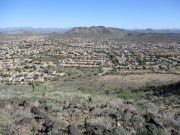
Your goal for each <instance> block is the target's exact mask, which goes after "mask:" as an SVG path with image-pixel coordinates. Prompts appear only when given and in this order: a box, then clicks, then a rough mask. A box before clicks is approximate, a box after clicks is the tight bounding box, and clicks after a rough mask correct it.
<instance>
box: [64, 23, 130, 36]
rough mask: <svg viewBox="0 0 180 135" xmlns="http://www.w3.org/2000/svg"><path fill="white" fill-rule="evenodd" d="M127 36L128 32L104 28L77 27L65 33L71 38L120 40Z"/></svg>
mask: <svg viewBox="0 0 180 135" xmlns="http://www.w3.org/2000/svg"><path fill="white" fill-rule="evenodd" d="M126 35H128V31H127V30H123V29H118V28H112V27H104V26H92V27H75V28H73V29H71V30H69V31H67V32H65V33H64V36H65V37H70V38H120V37H124V36H126Z"/></svg>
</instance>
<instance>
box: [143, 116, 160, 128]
mask: <svg viewBox="0 0 180 135" xmlns="http://www.w3.org/2000/svg"><path fill="white" fill-rule="evenodd" d="M144 118H145V121H146V123H149V124H153V125H155V126H156V127H157V128H163V126H162V125H161V123H160V122H158V120H157V118H156V117H155V115H154V114H152V113H147V114H145V115H144Z"/></svg>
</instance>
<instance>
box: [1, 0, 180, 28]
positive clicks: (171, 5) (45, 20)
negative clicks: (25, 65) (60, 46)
mask: <svg viewBox="0 0 180 135" xmlns="http://www.w3.org/2000/svg"><path fill="white" fill-rule="evenodd" d="M78 26H107V27H118V28H125V29H146V28H152V29H172V28H180V0H0V28H4V27H35V28H39V27H41V28H47V27H59V28H68V27H78Z"/></svg>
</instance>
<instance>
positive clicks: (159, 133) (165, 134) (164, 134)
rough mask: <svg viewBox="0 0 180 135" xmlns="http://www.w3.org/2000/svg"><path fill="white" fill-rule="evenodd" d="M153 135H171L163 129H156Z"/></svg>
mask: <svg viewBox="0 0 180 135" xmlns="http://www.w3.org/2000/svg"><path fill="white" fill-rule="evenodd" d="M152 135H170V134H169V133H168V132H166V131H165V130H163V129H161V128H155V129H154V130H153V131H152Z"/></svg>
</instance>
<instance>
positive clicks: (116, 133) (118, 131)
mask: <svg viewBox="0 0 180 135" xmlns="http://www.w3.org/2000/svg"><path fill="white" fill-rule="evenodd" d="M105 135H130V133H129V131H127V130H126V129H125V128H114V129H113V131H112V132H111V133H108V134H105Z"/></svg>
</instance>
